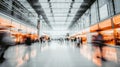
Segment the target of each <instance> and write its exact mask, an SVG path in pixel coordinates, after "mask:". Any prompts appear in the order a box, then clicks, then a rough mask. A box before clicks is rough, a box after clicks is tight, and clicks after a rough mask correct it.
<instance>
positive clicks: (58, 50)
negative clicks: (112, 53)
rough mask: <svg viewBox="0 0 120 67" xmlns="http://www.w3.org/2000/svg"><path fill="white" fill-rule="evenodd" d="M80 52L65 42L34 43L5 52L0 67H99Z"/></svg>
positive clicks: (106, 64) (108, 64)
mask: <svg viewBox="0 0 120 67" xmlns="http://www.w3.org/2000/svg"><path fill="white" fill-rule="evenodd" d="M40 45H41V47H40ZM28 48H30V51H29V50H28ZM81 51H82V47H81V48H78V47H76V46H75V45H73V44H72V43H70V44H67V43H66V42H63V43H62V44H60V43H59V42H58V41H52V42H51V43H50V44H48V43H46V44H44V45H42V44H39V43H34V44H33V45H32V46H31V47H27V46H25V45H17V46H13V47H10V48H9V49H8V50H7V51H6V52H5V56H4V57H5V58H6V60H5V62H3V63H2V64H0V67H100V66H98V65H96V64H95V63H93V62H92V61H91V60H89V59H87V58H86V57H85V56H84V55H83V53H82V52H81ZM29 54H30V55H29ZM84 54H85V53H84ZM29 56H30V57H29ZM86 56H87V55H86ZM104 65H105V66H103V67H119V66H117V65H115V64H114V63H113V62H112V64H111V62H104ZM111 65H112V66H111ZM113 65H115V66H113Z"/></svg>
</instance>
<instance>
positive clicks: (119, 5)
mask: <svg viewBox="0 0 120 67" xmlns="http://www.w3.org/2000/svg"><path fill="white" fill-rule="evenodd" d="M114 5H115V12H116V13H120V0H114Z"/></svg>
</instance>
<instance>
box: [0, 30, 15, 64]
mask: <svg viewBox="0 0 120 67" xmlns="http://www.w3.org/2000/svg"><path fill="white" fill-rule="evenodd" d="M13 45H15V42H14V41H13V38H12V37H11V34H10V32H9V31H8V30H1V29H0V62H1V63H2V62H3V61H4V60H5V58H4V54H5V51H6V50H7V49H8V48H9V47H10V46H13Z"/></svg>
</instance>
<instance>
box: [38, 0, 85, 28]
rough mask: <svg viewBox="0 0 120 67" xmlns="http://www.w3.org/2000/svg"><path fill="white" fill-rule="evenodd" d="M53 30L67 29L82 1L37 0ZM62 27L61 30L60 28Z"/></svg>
mask: <svg viewBox="0 0 120 67" xmlns="http://www.w3.org/2000/svg"><path fill="white" fill-rule="evenodd" d="M39 2H40V4H41V6H42V8H43V9H44V11H45V14H46V16H47V18H48V20H49V21H50V24H51V25H52V27H53V29H58V27H60V28H59V29H63V30H65V29H67V28H68V26H69V25H70V24H71V21H72V20H73V18H74V16H75V14H76V12H77V11H78V9H79V7H80V5H81V3H82V2H83V0H39ZM61 27H62V28H61Z"/></svg>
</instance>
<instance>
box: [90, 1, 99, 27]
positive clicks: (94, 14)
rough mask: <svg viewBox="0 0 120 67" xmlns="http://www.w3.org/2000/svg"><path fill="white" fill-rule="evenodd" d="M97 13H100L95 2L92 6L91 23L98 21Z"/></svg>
mask: <svg viewBox="0 0 120 67" xmlns="http://www.w3.org/2000/svg"><path fill="white" fill-rule="evenodd" d="M97 13H98V11H97V3H96V2H95V3H94V4H93V5H92V6H91V25H92V24H95V23H97V22H98V14H97Z"/></svg>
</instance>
